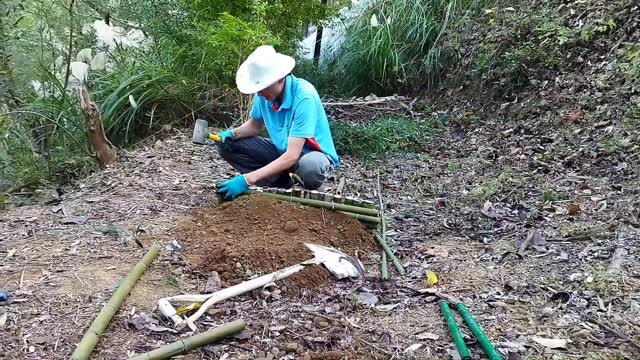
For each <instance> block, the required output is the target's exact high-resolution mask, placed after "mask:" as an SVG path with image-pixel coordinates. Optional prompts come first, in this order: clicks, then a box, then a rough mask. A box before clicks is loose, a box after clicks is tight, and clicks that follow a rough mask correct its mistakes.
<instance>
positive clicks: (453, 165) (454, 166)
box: [449, 161, 462, 174]
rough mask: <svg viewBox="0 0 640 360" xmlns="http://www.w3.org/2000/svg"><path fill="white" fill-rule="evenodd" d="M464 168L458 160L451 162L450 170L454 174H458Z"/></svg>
mask: <svg viewBox="0 0 640 360" xmlns="http://www.w3.org/2000/svg"><path fill="white" fill-rule="evenodd" d="M460 170H462V165H460V163H459V162H457V161H452V162H450V163H449V172H451V173H452V174H457V173H459V172H460Z"/></svg>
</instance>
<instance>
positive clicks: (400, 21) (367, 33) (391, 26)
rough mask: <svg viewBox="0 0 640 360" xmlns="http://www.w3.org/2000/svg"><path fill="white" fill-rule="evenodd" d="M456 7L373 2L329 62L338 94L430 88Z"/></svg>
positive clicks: (404, 0)
mask: <svg viewBox="0 0 640 360" xmlns="http://www.w3.org/2000/svg"><path fill="white" fill-rule="evenodd" d="M456 6H458V0H387V1H376V2H374V5H372V6H371V7H370V8H368V9H367V10H366V11H365V12H364V14H363V15H362V16H360V17H359V18H358V19H357V20H356V21H355V22H354V23H353V24H351V25H350V26H349V27H348V28H347V30H346V35H345V42H344V44H343V46H342V48H341V50H340V51H339V53H338V55H337V56H336V58H335V59H334V61H333V64H332V67H333V68H334V69H336V71H337V76H339V77H340V78H342V79H344V81H343V82H342V83H343V84H345V86H343V89H342V90H343V92H345V93H354V94H366V93H369V92H375V93H377V94H380V95H385V94H391V93H393V92H398V91H410V90H411V89H414V88H417V87H420V86H422V85H429V84H432V83H433V82H434V80H435V79H436V77H437V74H438V71H439V70H440V68H441V60H442V56H443V53H442V45H443V44H442V41H441V40H442V36H443V34H444V33H445V31H446V30H447V29H448V27H449V26H450V23H451V21H452V15H453V14H454V12H455V10H456Z"/></svg>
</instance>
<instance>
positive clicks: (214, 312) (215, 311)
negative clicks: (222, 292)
mask: <svg viewBox="0 0 640 360" xmlns="http://www.w3.org/2000/svg"><path fill="white" fill-rule="evenodd" d="M220 313H222V310H220V309H216V308H210V309H209V310H207V314H208V315H211V316H216V315H218V314H220Z"/></svg>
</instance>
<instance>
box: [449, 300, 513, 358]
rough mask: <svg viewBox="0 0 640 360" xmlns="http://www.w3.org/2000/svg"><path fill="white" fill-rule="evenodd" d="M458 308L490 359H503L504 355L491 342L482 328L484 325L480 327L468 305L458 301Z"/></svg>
mask: <svg viewBox="0 0 640 360" xmlns="http://www.w3.org/2000/svg"><path fill="white" fill-rule="evenodd" d="M456 309H458V312H459V313H460V316H461V317H462V319H463V320H464V322H465V323H467V326H468V327H469V329H470V330H471V332H472V333H473V336H475V337H476V339H478V342H479V343H480V346H482V349H483V350H484V352H485V354H487V357H489V360H502V356H501V355H500V353H499V352H498V351H497V350H496V348H494V347H493V344H491V340H489V338H488V337H487V335H486V334H485V333H484V331H483V330H482V327H480V325H479V324H478V323H477V322H476V320H475V319H474V318H473V315H471V312H469V310H468V309H467V307H466V306H464V304H463V303H458V304H457V305H456Z"/></svg>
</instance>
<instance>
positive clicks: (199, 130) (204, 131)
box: [191, 119, 222, 145]
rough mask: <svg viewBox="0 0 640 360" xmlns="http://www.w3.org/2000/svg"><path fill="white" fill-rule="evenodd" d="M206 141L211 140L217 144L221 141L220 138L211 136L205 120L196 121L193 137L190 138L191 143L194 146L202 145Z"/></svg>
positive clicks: (214, 135)
mask: <svg viewBox="0 0 640 360" xmlns="http://www.w3.org/2000/svg"><path fill="white" fill-rule="evenodd" d="M207 139H211V140H213V141H217V142H221V141H222V139H221V138H220V136H218V135H216V134H212V133H211V131H209V123H208V122H207V120H202V119H198V120H196V124H195V126H194V127H193V136H192V137H191V141H192V142H193V143H194V144H198V145H204V144H205V142H206V141H207Z"/></svg>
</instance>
